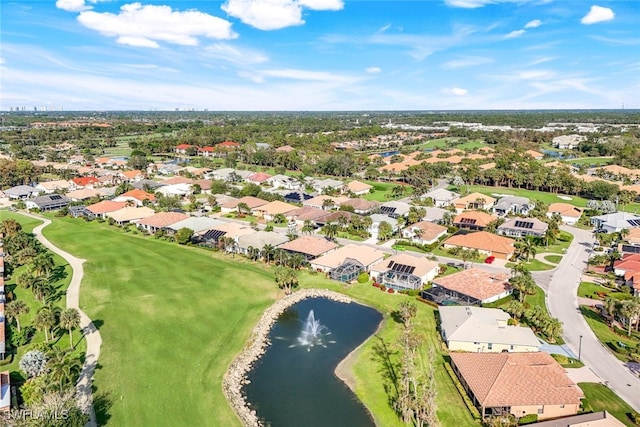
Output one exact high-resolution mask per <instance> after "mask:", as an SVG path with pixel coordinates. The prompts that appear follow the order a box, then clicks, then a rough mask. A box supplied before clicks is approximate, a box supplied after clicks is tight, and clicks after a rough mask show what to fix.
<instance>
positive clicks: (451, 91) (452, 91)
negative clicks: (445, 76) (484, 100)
mask: <svg viewBox="0 0 640 427" xmlns="http://www.w3.org/2000/svg"><path fill="white" fill-rule="evenodd" d="M442 92H443V93H446V94H448V95H455V96H465V95H466V94H468V93H469V91H468V90H466V89H462V88H461V87H455V86H454V87H450V88H445V89H442Z"/></svg>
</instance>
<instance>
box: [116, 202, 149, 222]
mask: <svg viewBox="0 0 640 427" xmlns="http://www.w3.org/2000/svg"><path fill="white" fill-rule="evenodd" d="M151 215H155V211H154V210H153V209H151V208H147V207H141V208H138V207H133V206H128V207H124V208H122V209H119V210H117V211H115V212H109V213H107V216H108V217H109V218H113V219H114V220H115V221H116V222H128V221H135V220H138V219H142V218H147V217H150V216H151Z"/></svg>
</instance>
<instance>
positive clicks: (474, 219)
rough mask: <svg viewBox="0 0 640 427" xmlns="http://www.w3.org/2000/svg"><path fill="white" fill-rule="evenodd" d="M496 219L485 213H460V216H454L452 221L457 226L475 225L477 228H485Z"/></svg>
mask: <svg viewBox="0 0 640 427" xmlns="http://www.w3.org/2000/svg"><path fill="white" fill-rule="evenodd" d="M496 219H498V218H496V217H495V216H493V215H491V214H488V213H486V212H480V211H466V212H462V213H461V214H460V215H456V217H455V218H454V219H453V223H454V224H459V225H475V226H477V227H486V226H487V225H489V224H490V223H492V222H493V221H495V220H496Z"/></svg>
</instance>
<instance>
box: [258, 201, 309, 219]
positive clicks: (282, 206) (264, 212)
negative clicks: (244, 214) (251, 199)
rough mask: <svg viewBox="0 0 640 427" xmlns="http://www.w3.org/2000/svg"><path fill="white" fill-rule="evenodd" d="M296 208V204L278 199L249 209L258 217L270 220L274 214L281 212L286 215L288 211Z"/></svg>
mask: <svg viewBox="0 0 640 427" xmlns="http://www.w3.org/2000/svg"><path fill="white" fill-rule="evenodd" d="M296 209H298V207H297V206H296V205H291V204H289V203H285V202H281V201H280V200H274V201H273V202H269V203H267V204H264V205H260V206H258V207H256V208H253V209H251V213H253V214H254V215H255V216H257V217H258V218H264V219H265V220H266V221H272V220H273V219H274V218H275V216H276V215H278V214H283V215H285V216H287V213H288V212H291V211H293V210H296Z"/></svg>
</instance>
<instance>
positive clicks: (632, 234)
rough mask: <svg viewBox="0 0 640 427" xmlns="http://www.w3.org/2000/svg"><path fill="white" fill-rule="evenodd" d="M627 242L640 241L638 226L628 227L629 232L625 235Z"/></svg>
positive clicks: (636, 242)
mask: <svg viewBox="0 0 640 427" xmlns="http://www.w3.org/2000/svg"><path fill="white" fill-rule="evenodd" d="M625 239H626V240H627V241H628V242H629V243H634V244H638V243H640V228H630V229H629V234H627V236H626V237H625Z"/></svg>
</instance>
